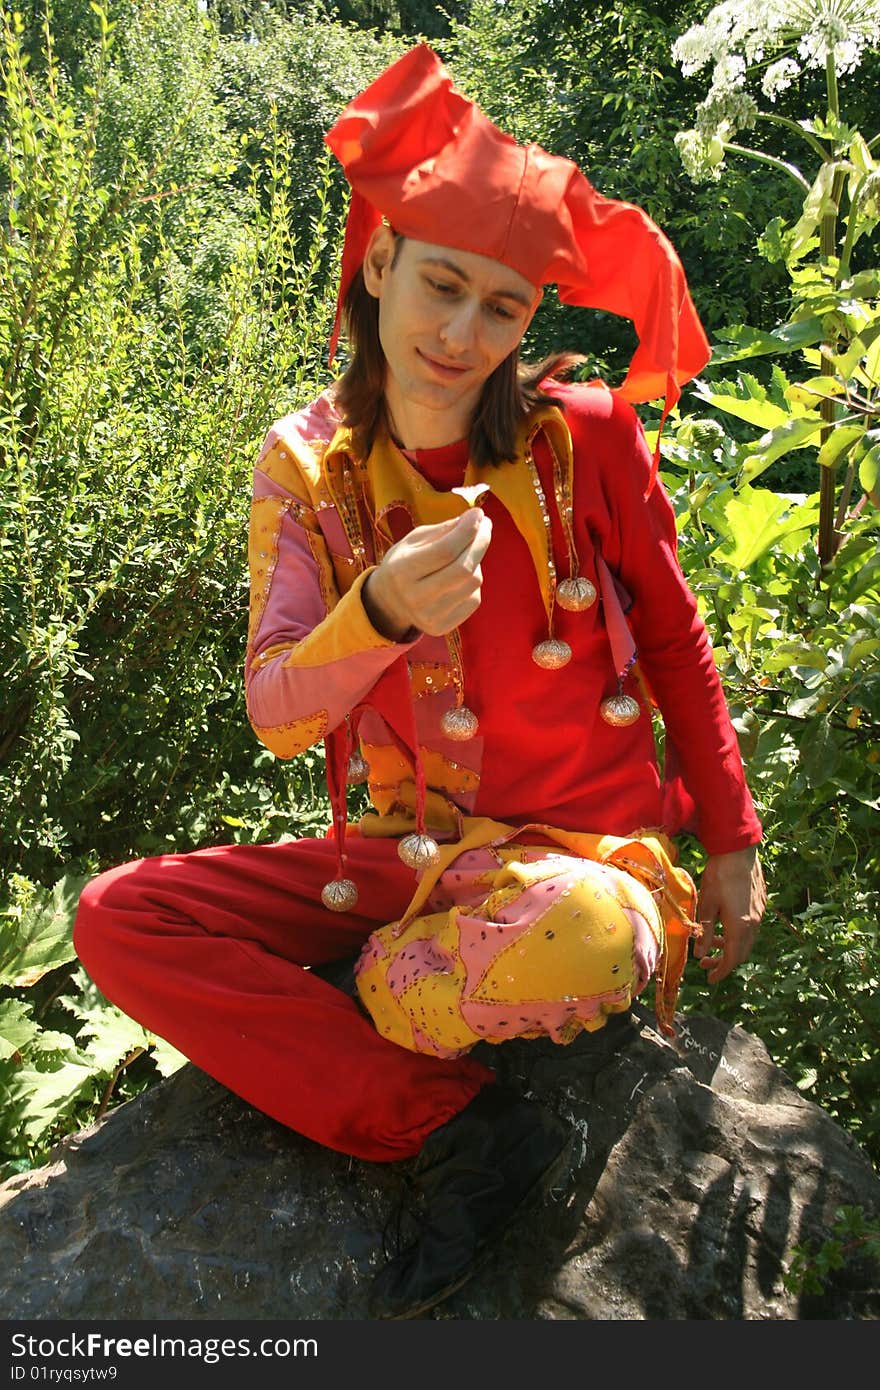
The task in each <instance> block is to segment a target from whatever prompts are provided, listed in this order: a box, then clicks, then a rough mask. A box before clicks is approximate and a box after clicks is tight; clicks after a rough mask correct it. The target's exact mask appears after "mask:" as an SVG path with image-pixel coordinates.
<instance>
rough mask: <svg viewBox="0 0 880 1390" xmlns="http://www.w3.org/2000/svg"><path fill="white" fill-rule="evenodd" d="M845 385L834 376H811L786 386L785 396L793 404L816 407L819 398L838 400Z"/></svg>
mask: <svg viewBox="0 0 880 1390" xmlns="http://www.w3.org/2000/svg"><path fill="white" fill-rule="evenodd" d="M844 389H845V388H844V386H843V385H842V383H841V382H839V381H838V380H837V378H836V377H833V376H811V377H809V378H808V380H807V381H795V382H792V384H791V385H790V386H788V387H787V388H786V392H785V398H786V400H788V401H790V402H791V403H792V404H797V405H807V406H811V407H814V408H815V406H816V403H817V402H818V401H819V400H837V399H838V398H839V397H840V396H842V395H843V392H844Z"/></svg>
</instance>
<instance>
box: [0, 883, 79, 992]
mask: <svg viewBox="0 0 880 1390" xmlns="http://www.w3.org/2000/svg"><path fill="white" fill-rule="evenodd" d="M87 882H88V879H87V878H85V877H80V876H78V875H71V874H69V875H67V876H66V877H65V878H62V879H60V880H59V882H58V883H56V884H55V887H54V888H52V889H51V890H46V889H42V888H38V889H36V891H35V892H34V895H33V897H32V899H31V900H30V902H28V903H27V904H26V905H25V906H24V907H23V908H22V910H21V914H20V916H19V915H15V914H13V913H6V914H5V915H4V916H3V917H2V918H0V984H4V985H13V986H14V987H15V988H17V989H20V988H24V987H25V986H27V985H32V984H35V983H36V981H37V980H39V979H41V978H42V976H43V975H45V974H47V972H48V971H50V970H54V969H55V968H56V966H59V965H64V964H66V963H67V962H68V961H71V960H75V959H76V952H75V951H74V949H73V920H74V917H75V916H76V907H77V903H78V902H79V895H80V893H81V892H82V889H83V887H84V885H85V884H86V883H87Z"/></svg>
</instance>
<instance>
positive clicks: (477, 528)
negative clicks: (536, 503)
mask: <svg viewBox="0 0 880 1390" xmlns="http://www.w3.org/2000/svg"><path fill="white" fill-rule="evenodd" d="M491 539H492V523H491V521H490V520H489V518H488V517H487V516H486V514H485V513H484V512H483V511H481V509H480V508H479V507H471V508H469V509H468V511H466V512H464V513H463V514H462V515H461V516H458V517H454V518H453V519H452V520H451V521H441V522H440V523H439V524H438V525H437V526H416V527H415V529H414V530H412V531H410V533H409V535H407V536H404V537H403V539H402V540H399V541H397V542H396V544H395V545H392V547H391V549H390V550H388V551H386V553H385V555H384V556H383V557H382V561H381V563H380V564H379V565H378V566H377V568H376V569H375V570H373V573H372V574H371V575H370V576H369V578H368V579H367V582H366V584H365V585H364V587H363V589H362V591H361V594H362V597H363V601H364V607H365V608H366V610H367V615H368V617H369V619H370V622H371V623H372V624H373V626H374V627H375V628H376V630H377V632H381V633H382V635H383V636H384V637H390V638H393V640H394V641H396V642H399V641H400V640H401V639H402V638H403V637H405V636H406V634H407V633H408V632H409V631H410V630H411V629H412V628H418V629H419V631H421V632H426V633H427V634H428V635H429V636H431V637H443V636H445V634H446V633H447V632H451V631H452V630H453V628H456V627H458V626H459V625H460V624H461V623H463V622H464V620H465V618H469V617H470V615H471V613H473V612H474V610H475V609H476V608H478V607H479V604H480V588H481V586H482V583H483V576H482V573H481V571H480V562H481V561H482V559H483V556H484V555H485V553H486V550H487V548H488V545H489V541H490V540H491Z"/></svg>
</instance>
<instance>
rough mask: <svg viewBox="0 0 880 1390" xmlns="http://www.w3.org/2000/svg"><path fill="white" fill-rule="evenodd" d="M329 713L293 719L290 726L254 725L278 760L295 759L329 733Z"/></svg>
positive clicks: (320, 711)
mask: <svg viewBox="0 0 880 1390" xmlns="http://www.w3.org/2000/svg"><path fill="white" fill-rule="evenodd" d="M327 719H328V715H327V711H326V710H325V709H319V710H316V711H315V713H314V714H308V715H304V716H303V718H302V719H292V720H291V721H290V723H289V724H276V725H275V726H274V727H273V728H265V727H261V726H260V725H258V724H254V725H253V730H254V733H255V734H256V735H257V738H258V739H260V741H261V742H262V743H265V745H266V747H267V748H271V750H272V752H273V753H274V754H275V756H276V758H295V757H296V755H297V753H304V752H305V750H306V749H307V748H311V746H312V744H313V743H317V741H318V739H319V738H323V737H324V735H325V734H326V732H327Z"/></svg>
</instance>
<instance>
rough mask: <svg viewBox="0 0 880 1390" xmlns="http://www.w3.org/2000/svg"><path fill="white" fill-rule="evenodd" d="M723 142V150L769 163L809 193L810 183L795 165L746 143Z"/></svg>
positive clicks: (761, 162)
mask: <svg viewBox="0 0 880 1390" xmlns="http://www.w3.org/2000/svg"><path fill="white" fill-rule="evenodd" d="M723 144H724V148H725V150H730V151H731V153H732V154H744V155H745V156H746V158H747V159H754V160H756V161H757V163H758V164H769V165H770V166H771V168H773V169H781V170H782V172H783V173H784V174H788V176H789V178H792V179H794V181H795V183H796V184H797V186H798V188H802V189H803V190H804V192H805V193H809V191H810V185H809V184H808V183H807V180H806V179H805V178H804V176H803V174H802V173H801V171H800V169H798V168H797V167H796V165H794V164H788V163H787V162H786V160H784V159H777V158H776V155H775V154H765V153H764V151H763V150H753V149H751V148H750V147H749V146H748V145H737V144H736V143H735V142H734V141H733V140H725V141H723Z"/></svg>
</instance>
